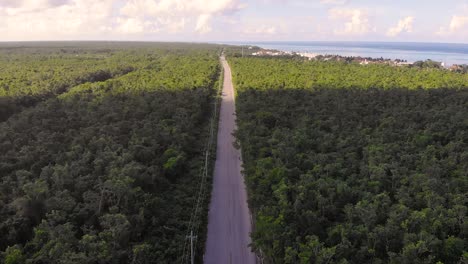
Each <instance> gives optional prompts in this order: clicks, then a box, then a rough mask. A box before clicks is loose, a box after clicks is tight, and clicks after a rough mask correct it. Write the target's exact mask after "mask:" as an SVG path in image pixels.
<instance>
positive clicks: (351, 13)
mask: <svg viewBox="0 0 468 264" xmlns="http://www.w3.org/2000/svg"><path fill="white" fill-rule="evenodd" d="M328 14H329V17H330V18H331V19H333V20H344V21H346V22H345V23H344V27H343V28H342V29H337V30H335V31H334V33H335V34H337V35H364V34H366V33H369V32H374V31H375V28H373V27H372V26H371V24H370V21H369V14H368V12H367V10H365V9H359V8H332V9H330V10H329V13H328Z"/></svg>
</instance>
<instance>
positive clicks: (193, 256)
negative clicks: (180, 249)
mask: <svg viewBox="0 0 468 264" xmlns="http://www.w3.org/2000/svg"><path fill="white" fill-rule="evenodd" d="M187 239H190V263H191V264H194V263H195V254H194V252H193V240H194V239H197V236H194V235H193V231H190V236H187Z"/></svg>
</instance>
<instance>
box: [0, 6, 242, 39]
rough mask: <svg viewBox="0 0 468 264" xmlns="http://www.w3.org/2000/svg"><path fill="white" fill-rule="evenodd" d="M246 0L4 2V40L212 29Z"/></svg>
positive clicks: (0, 9) (0, 29) (0, 13)
mask: <svg viewBox="0 0 468 264" xmlns="http://www.w3.org/2000/svg"><path fill="white" fill-rule="evenodd" d="M240 1H242V0H126V1H121V0H99V1H96V0H0V35H1V36H2V40H35V39H41V40H58V39H99V38H112V36H117V37H119V38H120V37H121V36H122V34H130V35H132V34H145V33H154V32H165V33H177V32H181V31H183V30H186V31H187V32H192V33H195V32H196V33H200V34H204V33H208V32H211V31H212V30H213V29H212V23H214V22H213V21H214V20H215V19H216V18H217V17H226V16H231V15H233V14H235V13H236V12H238V11H239V10H241V9H243V8H244V7H245V5H243V4H242V3H241V2H240Z"/></svg>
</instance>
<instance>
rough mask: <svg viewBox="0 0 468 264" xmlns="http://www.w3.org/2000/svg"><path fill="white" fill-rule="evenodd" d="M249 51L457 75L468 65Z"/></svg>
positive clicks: (466, 69) (267, 55) (256, 48)
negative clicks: (456, 73)
mask: <svg viewBox="0 0 468 264" xmlns="http://www.w3.org/2000/svg"><path fill="white" fill-rule="evenodd" d="M248 49H249V50H250V51H251V53H249V54H250V55H252V56H260V57H302V58H305V59H308V60H316V61H344V62H350V63H351V62H352V63H359V64H361V65H369V64H387V65H391V66H400V67H402V66H408V67H420V68H439V69H447V70H450V71H453V72H459V73H467V72H468V65H466V64H462V65H458V64H453V65H445V63H443V62H438V61H433V60H429V59H428V60H426V61H416V62H408V61H406V60H400V59H394V60H392V59H385V58H371V57H361V56H341V55H334V54H325V55H323V54H317V53H310V52H294V51H279V50H272V49H262V48H259V47H248Z"/></svg>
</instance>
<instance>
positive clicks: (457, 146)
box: [229, 57, 468, 264]
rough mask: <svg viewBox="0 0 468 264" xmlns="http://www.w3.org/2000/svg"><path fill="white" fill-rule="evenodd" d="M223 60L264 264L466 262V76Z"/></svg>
mask: <svg viewBox="0 0 468 264" xmlns="http://www.w3.org/2000/svg"><path fill="white" fill-rule="evenodd" d="M229 60H230V64H231V66H232V68H233V78H234V81H235V86H236V89H237V90H236V92H237V102H236V107H237V122H238V130H237V131H236V137H237V139H238V144H239V145H240V146H241V147H242V154H243V158H244V170H245V171H244V173H245V177H246V183H247V187H248V193H249V205H250V207H251V210H252V212H253V217H254V221H255V227H254V229H255V230H254V232H253V234H252V239H253V243H252V246H253V248H254V249H255V250H256V251H257V252H258V253H259V255H260V256H261V258H262V259H263V260H264V263H315V264H325V263H340V264H345V263H355V264H364V263H369V264H371V263H373V264H378V263H394V264H419V263H421V264H422V263H438V264H442V263H444V264H449V263H466V262H468V223H467V221H466V219H467V217H466V216H467V204H468V89H465V88H466V87H468V75H466V74H459V73H453V72H449V71H447V70H439V69H419V68H410V67H392V66H386V65H366V66H361V65H358V64H353V63H344V62H316V61H306V60H303V59H297V58H254V57H246V58H240V57H231V58H230V59H229Z"/></svg>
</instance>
